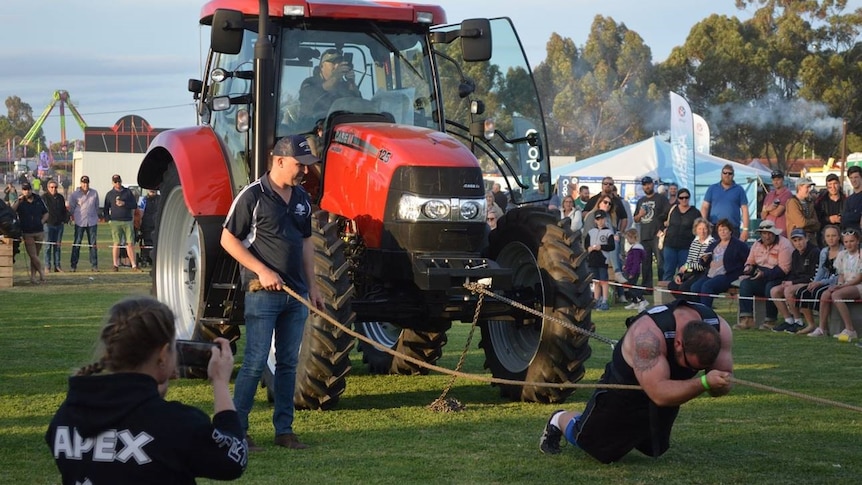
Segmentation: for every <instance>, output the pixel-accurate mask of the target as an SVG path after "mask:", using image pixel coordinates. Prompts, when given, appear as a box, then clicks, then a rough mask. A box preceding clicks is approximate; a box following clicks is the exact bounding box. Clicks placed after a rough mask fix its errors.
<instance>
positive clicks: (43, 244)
mask: <svg viewBox="0 0 862 485" xmlns="http://www.w3.org/2000/svg"><path fill="white" fill-rule="evenodd" d="M43 234H44V233H43ZM0 238H2V239H4V240H7V241H13V242H14V241H17V242H20V243H21V244H24V240H23V239H15V238H10V237H5V236H0ZM36 244H39V245H42V246H61V247H73V248H74V247H80V248H98V247H99V245H98V244H84V243H83V242H81V243H78V244H75V243H63V242H62V241H60V242H54V241H45V240H42V241H36ZM132 245H133V246H135V247H137V248H139V249H153V248H154V247H155V246H144V245H140V246H139V245H137V244H134V243H133V244H132ZM127 246H128V245H126V246H115V245H114V244H110V245H107V246H103V247H106V248H110V249H113V248H115V247H118V248H121V249H122V248H125V247H127Z"/></svg>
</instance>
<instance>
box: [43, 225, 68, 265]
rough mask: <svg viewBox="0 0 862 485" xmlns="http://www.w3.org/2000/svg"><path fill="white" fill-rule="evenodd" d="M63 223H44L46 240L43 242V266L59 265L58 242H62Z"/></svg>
mask: <svg viewBox="0 0 862 485" xmlns="http://www.w3.org/2000/svg"><path fill="white" fill-rule="evenodd" d="M64 227H66V225H65V224H57V225H56V226H54V225H51V224H45V228H46V229H45V232H46V233H47V235H48V242H47V244H45V268H47V269H51V268H59V267H60V243H61V242H63V228H64Z"/></svg>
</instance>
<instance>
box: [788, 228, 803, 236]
mask: <svg viewBox="0 0 862 485" xmlns="http://www.w3.org/2000/svg"><path fill="white" fill-rule="evenodd" d="M797 237H802V238H804V237H805V231H803V230H802V229H799V228H798V227H797V228H796V229H794V230H792V231H790V239H796V238H797Z"/></svg>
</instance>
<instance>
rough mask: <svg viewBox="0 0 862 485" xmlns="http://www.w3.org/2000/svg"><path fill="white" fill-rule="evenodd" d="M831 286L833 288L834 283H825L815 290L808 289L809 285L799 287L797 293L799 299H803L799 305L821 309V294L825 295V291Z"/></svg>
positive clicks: (816, 309)
mask: <svg viewBox="0 0 862 485" xmlns="http://www.w3.org/2000/svg"><path fill="white" fill-rule="evenodd" d="M829 288H832V285H823V286H820V287H818V288H817V289H815V290H814V291H808V287H807V286H803V287H802V288H799V289H798V290H796V294H795V296H796V299H797V300H803V301H800V302H799V307H800V308H810V309H812V310H814V311H819V310H820V296H821V295H823V293H824V292H825V291H826V290H828V289H829Z"/></svg>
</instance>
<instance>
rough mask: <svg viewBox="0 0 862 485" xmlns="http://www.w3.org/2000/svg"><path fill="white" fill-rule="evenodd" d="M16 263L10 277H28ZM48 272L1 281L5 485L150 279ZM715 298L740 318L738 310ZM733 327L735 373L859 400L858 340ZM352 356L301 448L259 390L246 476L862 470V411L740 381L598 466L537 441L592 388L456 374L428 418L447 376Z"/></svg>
mask: <svg viewBox="0 0 862 485" xmlns="http://www.w3.org/2000/svg"><path fill="white" fill-rule="evenodd" d="M100 232H101V231H100ZM64 257H66V256H64ZM101 257H102V256H100V259H101ZM105 261H108V260H107V259H105ZM19 265H20V266H19ZM19 265H16V283H17V282H18V281H19V280H20V279H21V276H22V275H24V270H23V264H22V263H21V261H19ZM90 277H93V278H94V279H93V280H90V279H89V278H90ZM51 280H52V281H51V282H49V284H47V285H43V286H29V284H24V285H22V286H17V287H15V288H13V289H11V290H2V292H0V328H2V329H3V331H4V333H3V342H4V354H3V355H4V357H3V365H2V366H0V448H2V451H3V459H2V460H0V483H27V484H36V483H57V482H58V481H59V476H58V474H57V472H56V469H55V467H54V464H53V460H52V457H51V454H50V451H49V450H48V447H47V446H46V445H45V443H44V433H45V429H46V428H47V425H48V422H49V420H50V419H51V416H52V415H53V413H54V411H55V410H56V409H57V407H58V406H59V405H60V403H61V402H62V400H63V399H64V398H65V393H66V385H67V379H68V376H69V375H70V374H71V373H72V372H73V371H74V369H76V368H78V367H80V366H82V365H85V364H87V363H88V362H90V361H91V360H92V359H93V356H94V350H95V341H96V339H97V338H98V332H99V328H100V326H101V324H102V320H103V318H104V315H105V312H106V310H107V309H108V308H109V307H110V306H111V305H112V304H113V303H115V302H116V301H117V300H119V299H121V298H123V297H124V296H127V295H132V294H135V295H139V294H146V293H147V292H148V289H149V276H148V275H147V274H146V273H143V274H131V273H123V272H120V273H115V274H111V273H98V274H95V275H93V274H90V273H76V274H69V273H67V274H61V275H53V274H52V275H51ZM67 283H68V284H67ZM719 309H720V311H721V312H722V313H723V314H724V315H725V316H727V317H728V318H729V320H730V321H731V323H733V322H734V319H735V314H734V313H733V308H730V307H725V306H719ZM626 316H628V313H627V312H625V311H624V310H622V309H621V305H618V306H616V307H614V309H612V310H611V311H609V312H603V313H598V312H597V313H594V319H595V321H596V324H597V328H598V331H599V333H601V334H602V335H604V336H608V337H611V338H619V337H620V335H622V333H623V330H624V328H625V325H624V320H625V317H626ZM469 330H470V325H469V324H467V323H457V324H455V325H454V326H453V328H452V329H451V330H450V332H449V343H448V345H447V346H446V348H445V349H444V354H443V358H441V359H440V361H439V364H440V365H441V366H443V367H447V368H454V366H455V365H456V364H457V362H458V359H459V357H460V356H461V353H462V352H463V351H464V344H465V342H466V337H467V333H468V332H469ZM734 338H735V342H734V359H735V364H736V376H737V377H738V378H740V379H745V380H750V381H753V382H758V383H762V384H766V385H770V386H775V387H778V388H782V389H789V390H794V391H797V392H803V393H807V394H810V395H813V396H820V397H823V398H827V399H833V400H836V401H840V402H844V403H848V404H854V405H860V404H862V383H860V378H859V369H860V367H859V364H860V359H862V350H860V349H858V348H856V347H855V346H854V345H847V344H841V343H838V342H836V341H835V340H834V339H807V338H805V337H796V336H791V335H784V334H775V333H772V332H762V331H746V332H737V333H736V334H735V335H734ZM241 349H242V341H240V350H241ZM610 354H611V350H610V347H609V346H608V345H606V344H603V343H600V342H594V343H593V356H592V358H591V359H590V360H589V361H588V362H587V372H586V376H585V378H584V380H583V381H582V383H590V382H595V381H596V380H597V379H598V378H599V376H600V375H601V373H602V371H603V368H604V364H605V363H606V362H607V360H608V358H609V357H610ZM240 359H241V353H240V354H239V355H238V356H237V361H238V362H239V360H240ZM351 359H352V363H353V366H354V368H353V372H352V373H351V374H350V375H349V376H348V378H347V389H346V391H345V393H344V395H343V396H342V397H341V400H340V403H339V405H338V406H337V408H336V409H335V410H333V411H328V412H323V411H300V412H297V415H296V422H295V429H296V432H297V433H298V434H299V435H300V437H301V438H302V439H303V441H306V442H307V443H309V444H310V445H311V448H310V449H308V450H304V451H303V452H301V453H297V452H291V451H287V450H284V449H280V448H277V447H275V446H273V445H272V438H273V430H272V423H271V420H272V408H271V406H270V405H269V404H267V402H266V392H265V390H263V389H259V390H258V393H257V400H256V404H255V408H254V410H253V411H252V414H251V416H250V419H249V420H250V426H251V429H250V432H251V434H252V435H253V436H254V437H255V438H256V440H257V442H258V443H259V444H261V445H263V446H264V447H265V450H264V451H263V452H261V453H258V454H254V455H252V457H251V459H250V464H249V468H248V471H247V472H246V475H245V476H244V477H243V478H242V479H241V480H240V483H255V484H268V483H272V484H283V483H311V484H318V483H337V484H345V483H346V484H351V483H374V484H394V485H404V484H414V483H416V484H420V483H421V484H424V483H444V484H450V483H451V484H462V483H463V484H466V483H471V484H472V483H499V484H514V483H525V484H533V483H591V484H592V483H609V484H616V483H642V484H653V483H669V484H691V483H704V484H712V483H740V484H748V483H758V484H759V483H765V484H783V483H788V484H789V483H824V484H825V483H829V484H833V483H839V484H840V483H848V484H851V483H858V477H859V476H860V472H862V460H859V458H858V451H857V450H858V443H860V442H862V414H859V413H856V412H853V411H850V410H846V409H841V408H836V407H832V406H827V405H823V404H819V403H814V402H810V401H805V400H799V399H795V398H792V397H788V396H783V395H779V394H774V393H768V392H764V391H760V390H757V389H752V388H748V387H745V386H737V387H736V388H735V389H734V391H733V392H732V393H731V394H730V395H729V396H726V397H723V398H721V399H710V398H705V397H704V398H698V399H695V400H693V401H692V402H690V403H688V404H686V405H685V406H683V409H682V411H681V413H680V415H679V418H678V420H677V424H676V426H675V428H674V433H673V436H672V446H671V449H670V451H668V453H667V454H666V455H665V456H663V457H661V458H660V459H659V460H653V459H652V458H648V457H645V456H642V455H640V454H638V453H632V454H630V455H629V456H627V457H626V458H625V459H624V460H622V461H621V462H620V463H616V464H613V465H608V466H606V465H600V464H598V463H596V462H595V461H594V460H592V459H591V458H589V457H588V456H586V455H585V454H584V453H582V452H580V451H578V450H576V449H574V448H573V447H571V446H566V447H564V449H563V453H562V454H560V455H558V456H546V455H542V454H541V453H539V451H538V448H537V441H538V437H539V434H540V433H541V430H542V427H543V426H544V423H545V422H546V420H547V419H548V416H549V415H550V414H551V413H552V412H553V411H554V410H556V409H559V408H566V409H577V410H580V409H583V406H584V404H585V403H586V401H587V399H589V396H590V394H591V390H589V389H579V390H576V391H575V392H574V394H573V395H572V396H571V397H570V398H569V399H568V401H567V402H566V403H564V404H547V405H542V404H530V403H512V402H508V401H505V400H502V399H501V398H500V397H499V391H498V390H497V389H496V388H495V387H493V386H489V385H486V384H484V383H478V382H474V381H470V380H467V379H461V378H459V379H456V380H455V382H454V385H453V386H452V388H451V390H450V391H449V394H448V397H452V398H455V399H458V400H460V401H461V402H462V403H463V404H464V405H465V406H466V407H465V409H464V411H462V412H458V413H435V412H432V411H430V410H428V408H427V406H428V405H429V404H430V403H431V402H433V401H434V399H436V398H437V397H439V396H440V394H441V392H442V391H443V389H444V388H446V387H447V386H448V385H449V383H450V381H451V379H450V377H449V376H447V375H439V374H435V373H432V374H430V375H427V376H374V375H369V374H368V373H367V371H366V370H365V368H364V367H363V364H362V361H361V360H362V359H361V354H359V353H358V352H355V351H354V352H353V354H352V355H351ZM483 362H484V355H483V352H482V350H481V349H479V348H478V334H477V335H476V336H474V339H473V343H472V345H471V347H470V348H469V349H467V359H466V362H465V365H464V368H463V370H464V371H465V372H472V373H478V374H482V375H487V372H486V371H485V369H483V366H482V364H483ZM168 398H169V399H171V400H178V401H181V402H185V403H188V404H191V405H194V406H198V407H200V408H201V409H203V410H204V411H205V412H208V413H211V412H212V394H211V390H210V387H209V385H208V383H207V382H205V381H202V380H180V381H174V382H172V383H171V386H170V391H169V393H168ZM200 483H212V482H210V481H207V480H201V481H200Z"/></svg>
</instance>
